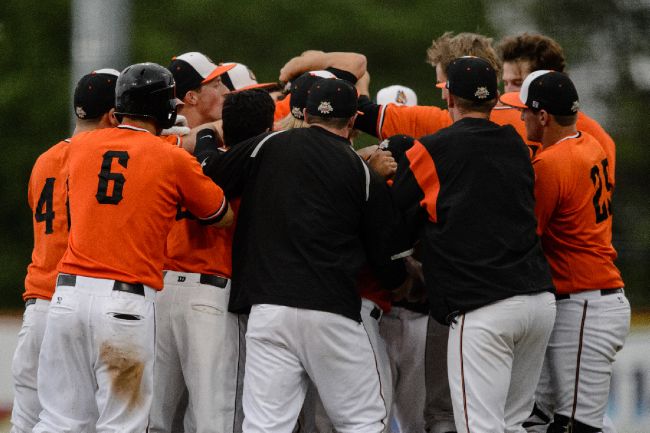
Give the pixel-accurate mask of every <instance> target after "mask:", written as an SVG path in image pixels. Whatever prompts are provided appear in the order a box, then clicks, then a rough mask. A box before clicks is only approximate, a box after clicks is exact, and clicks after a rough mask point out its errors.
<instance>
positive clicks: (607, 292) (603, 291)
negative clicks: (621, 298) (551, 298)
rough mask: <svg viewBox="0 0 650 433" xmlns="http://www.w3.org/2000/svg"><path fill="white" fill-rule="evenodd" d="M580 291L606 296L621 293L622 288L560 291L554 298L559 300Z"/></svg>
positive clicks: (574, 295)
mask: <svg viewBox="0 0 650 433" xmlns="http://www.w3.org/2000/svg"><path fill="white" fill-rule="evenodd" d="M581 293H600V296H608V295H615V294H617V293H623V289H621V288H618V289H600V290H585V291H583V292H576V293H560V294H556V295H555V299H556V300H557V301H561V300H563V299H571V298H572V297H577V295H580V294H581Z"/></svg>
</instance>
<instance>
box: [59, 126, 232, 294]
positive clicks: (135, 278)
mask: <svg viewBox="0 0 650 433" xmlns="http://www.w3.org/2000/svg"><path fill="white" fill-rule="evenodd" d="M68 172H69V175H68V176H69V177H68V185H69V203H70V217H71V227H70V238H69V241H68V249H67V250H66V252H65V254H64V256H63V258H62V259H61V262H60V264H59V267H58V270H59V272H64V273H70V274H76V275H83V276H88V277H95V278H106V279H114V280H119V281H124V282H127V283H142V284H145V285H147V286H150V287H153V288H154V289H158V290H160V289H161V288H162V286H163V281H162V270H163V263H164V249H165V239H166V236H167V234H168V233H169V230H170V228H171V225H172V223H173V221H174V218H175V216H176V211H177V204H181V205H182V206H186V207H187V208H188V209H189V210H190V211H191V212H192V213H193V214H194V215H197V217H198V218H199V219H205V220H210V219H212V218H214V217H215V216H218V215H221V214H222V213H223V212H225V211H226V210H227V202H226V200H225V197H224V195H223V191H222V190H221V188H219V187H218V186H217V185H216V184H215V183H214V182H212V180H210V179H209V178H208V177H207V176H205V175H204V174H203V172H202V170H201V166H200V165H199V163H198V162H197V161H196V159H194V157H193V156H192V155H190V154H189V153H187V152H186V151H185V150H183V149H180V148H177V147H173V146H170V145H169V144H168V143H167V142H165V141H164V140H162V139H161V138H159V137H156V136H155V135H153V134H151V133H149V132H148V131H146V130H144V129H140V128H135V127H131V126H126V125H120V126H118V127H117V128H107V129H100V130H95V131H91V132H85V133H82V134H78V135H75V136H74V137H73V139H72V141H71V143H70V151H69V163H68Z"/></svg>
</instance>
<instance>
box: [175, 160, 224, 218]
mask: <svg viewBox="0 0 650 433" xmlns="http://www.w3.org/2000/svg"><path fill="white" fill-rule="evenodd" d="M171 150H173V151H174V152H173V155H174V162H175V169H176V182H177V188H178V191H179V194H180V197H181V203H180V204H181V205H182V206H185V207H186V208H187V209H188V210H189V211H190V212H191V213H192V214H193V215H195V216H196V217H197V218H198V219H199V221H201V222H203V223H205V224H211V223H215V222H218V221H219V220H221V218H223V216H224V215H225V214H226V212H227V211H228V201H227V200H226V197H225V195H224V193H223V190H222V189H221V188H220V187H219V186H218V185H217V184H215V183H214V182H213V181H212V180H211V179H210V178H209V177H207V176H205V175H204V174H203V171H202V170H201V165H200V164H199V163H198V162H197V161H196V159H195V158H194V157H193V156H192V155H190V154H189V153H187V152H186V151H185V150H183V149H181V148H172V149H171Z"/></svg>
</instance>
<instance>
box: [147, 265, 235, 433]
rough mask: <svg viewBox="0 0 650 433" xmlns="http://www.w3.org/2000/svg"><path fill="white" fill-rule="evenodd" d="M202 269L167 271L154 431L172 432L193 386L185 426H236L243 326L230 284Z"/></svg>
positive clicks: (211, 429) (159, 312)
mask: <svg viewBox="0 0 650 433" xmlns="http://www.w3.org/2000/svg"><path fill="white" fill-rule="evenodd" d="M200 278H201V274H196V273H185V272H175V271H166V272H165V288H164V289H163V290H162V292H160V294H159V295H158V298H157V299H156V362H155V364H154V398H153V403H152V407H151V415H150V424H149V432H151V433H171V432H172V422H173V418H174V413H175V411H176V407H177V406H178V404H179V402H180V401H181V397H182V394H183V391H184V390H185V388H186V387H187V391H188V393H189V399H188V406H187V412H186V416H185V426H186V428H188V429H189V431H191V432H196V433H228V432H232V431H233V423H234V418H235V398H236V390H237V361H238V357H239V329H238V320H237V315H236V314H232V313H229V312H228V301H229V299H230V280H227V284H226V286H225V287H217V286H215V285H210V284H201V283H200Z"/></svg>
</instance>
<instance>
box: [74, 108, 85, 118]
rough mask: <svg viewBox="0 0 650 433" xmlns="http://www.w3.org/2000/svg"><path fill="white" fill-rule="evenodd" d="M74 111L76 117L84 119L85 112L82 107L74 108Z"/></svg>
mask: <svg viewBox="0 0 650 433" xmlns="http://www.w3.org/2000/svg"><path fill="white" fill-rule="evenodd" d="M74 111H75V112H76V113H77V116H78V117H79V118H80V119H85V118H86V112H85V111H84V109H83V108H82V107H75V110H74Z"/></svg>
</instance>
